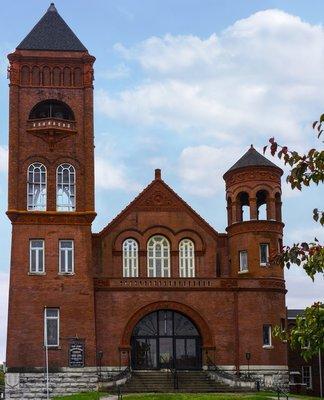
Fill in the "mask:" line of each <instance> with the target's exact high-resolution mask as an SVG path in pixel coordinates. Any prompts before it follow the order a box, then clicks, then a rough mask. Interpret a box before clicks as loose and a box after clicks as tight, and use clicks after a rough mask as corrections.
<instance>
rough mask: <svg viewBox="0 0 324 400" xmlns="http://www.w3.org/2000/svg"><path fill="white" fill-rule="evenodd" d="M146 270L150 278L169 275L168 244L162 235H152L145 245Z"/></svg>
mask: <svg viewBox="0 0 324 400" xmlns="http://www.w3.org/2000/svg"><path fill="white" fill-rule="evenodd" d="M147 253H148V257H147V263H148V265H147V270H148V276H149V277H151V278H155V277H162V278H167V277H169V276H170V245H169V242H168V240H167V239H166V238H165V237H164V236H153V237H152V238H151V239H150V240H149V242H148V245H147Z"/></svg>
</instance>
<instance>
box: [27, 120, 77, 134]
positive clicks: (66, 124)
mask: <svg viewBox="0 0 324 400" xmlns="http://www.w3.org/2000/svg"><path fill="white" fill-rule="evenodd" d="M27 132H30V133H44V134H46V133H50V132H54V133H63V134H65V133H67V134H69V133H76V122H75V121H69V120H66V119H60V118H53V117H49V118H42V119H30V120H28V121H27Z"/></svg>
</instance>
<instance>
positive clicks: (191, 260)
mask: <svg viewBox="0 0 324 400" xmlns="http://www.w3.org/2000/svg"><path fill="white" fill-rule="evenodd" d="M179 264H180V265H179V270H180V277H181V278H194V277H195V245H194V244H193V242H192V241H191V240H190V239H183V240H181V242H180V244H179Z"/></svg>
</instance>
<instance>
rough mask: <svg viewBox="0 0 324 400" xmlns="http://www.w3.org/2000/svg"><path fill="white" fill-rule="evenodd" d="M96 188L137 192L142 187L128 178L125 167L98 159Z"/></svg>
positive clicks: (101, 158)
mask: <svg viewBox="0 0 324 400" xmlns="http://www.w3.org/2000/svg"><path fill="white" fill-rule="evenodd" d="M96 187H97V188H100V189H108V190H114V189H119V190H124V191H127V192H134V191H135V192H136V191H139V190H140V189H141V186H140V185H139V184H137V183H136V182H132V181H130V180H129V179H128V178H127V173H126V169H125V167H124V166H123V165H115V164H113V163H112V162H110V161H108V160H106V159H104V158H103V157H97V158H96Z"/></svg>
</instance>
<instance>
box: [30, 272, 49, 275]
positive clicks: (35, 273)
mask: <svg viewBox="0 0 324 400" xmlns="http://www.w3.org/2000/svg"><path fill="white" fill-rule="evenodd" d="M28 275H30V276H39V275H40V276H44V275H46V272H28Z"/></svg>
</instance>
